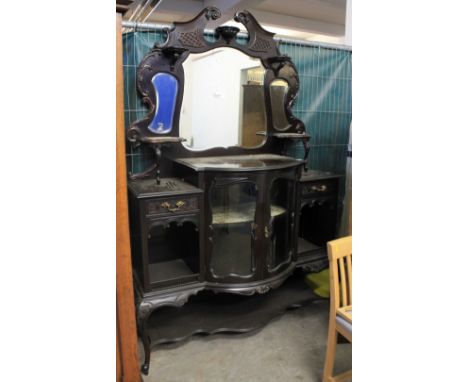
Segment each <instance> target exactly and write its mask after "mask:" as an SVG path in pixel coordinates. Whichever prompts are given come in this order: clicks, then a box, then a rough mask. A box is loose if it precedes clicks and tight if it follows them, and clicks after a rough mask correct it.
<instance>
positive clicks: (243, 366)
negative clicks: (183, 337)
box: [141, 300, 351, 382]
mask: <svg viewBox="0 0 468 382" xmlns="http://www.w3.org/2000/svg"><path fill="white" fill-rule="evenodd" d="M327 330H328V301H324V300H322V301H318V302H316V303H315V304H314V305H312V306H310V307H306V308H302V309H299V310H294V311H290V312H288V313H286V314H285V315H283V316H281V317H279V318H276V319H274V320H272V321H271V322H270V323H269V324H268V325H267V326H265V327H264V328H263V329H261V330H259V331H256V332H252V333H248V334H237V335H227V334H217V335H212V336H208V337H192V339H191V340H189V341H186V342H184V343H182V344H176V345H165V346H164V347H160V348H158V349H156V350H154V351H153V352H152V354H151V364H150V372H149V375H148V376H147V377H145V378H144V381H145V382H275V381H304V382H305V381H307V382H309V381H310V382H320V381H321V376H322V368H323V362H324V357H325V350H326V344H327ZM141 350H142V349H141ZM350 368H351V344H348V343H343V344H341V343H340V344H338V350H337V358H336V362H335V372H342V371H345V370H348V369H350Z"/></svg>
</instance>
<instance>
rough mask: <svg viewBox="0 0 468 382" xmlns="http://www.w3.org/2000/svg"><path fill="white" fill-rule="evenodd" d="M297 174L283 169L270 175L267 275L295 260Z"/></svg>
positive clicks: (278, 270) (267, 216)
mask: <svg viewBox="0 0 468 382" xmlns="http://www.w3.org/2000/svg"><path fill="white" fill-rule="evenodd" d="M295 189H296V182H295V173H294V172H281V173H277V174H272V175H271V176H270V177H269V181H268V187H267V208H266V222H267V223H266V224H265V228H264V236H265V239H266V267H265V272H266V274H265V278H267V277H271V276H274V275H276V274H278V273H281V272H282V271H284V270H285V269H287V268H288V267H289V265H290V263H291V261H292V259H293V253H294V229H295V217H294V213H295V208H294V206H295V194H296V192H295Z"/></svg>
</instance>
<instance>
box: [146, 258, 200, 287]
mask: <svg viewBox="0 0 468 382" xmlns="http://www.w3.org/2000/svg"><path fill="white" fill-rule="evenodd" d="M148 268H149V278H150V282H151V283H157V282H162V281H169V280H175V279H181V278H189V277H190V276H197V275H198V273H194V272H193V271H192V270H191V269H190V268H189V267H188V266H187V264H186V263H185V261H184V260H182V259H176V260H170V261H164V262H161V263H152V264H149V267H148Z"/></svg>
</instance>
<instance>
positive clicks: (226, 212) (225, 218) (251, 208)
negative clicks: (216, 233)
mask: <svg viewBox="0 0 468 382" xmlns="http://www.w3.org/2000/svg"><path fill="white" fill-rule="evenodd" d="M256 206H257V204H256V203H244V204H240V205H238V206H236V207H235V209H229V208H224V207H214V208H213V223H212V224H213V225H218V224H237V223H247V222H253V221H254V220H255V208H256ZM285 212H286V209H285V208H283V207H280V206H276V205H273V204H272V205H271V217H272V218H274V217H276V216H279V215H282V214H284V213H285Z"/></svg>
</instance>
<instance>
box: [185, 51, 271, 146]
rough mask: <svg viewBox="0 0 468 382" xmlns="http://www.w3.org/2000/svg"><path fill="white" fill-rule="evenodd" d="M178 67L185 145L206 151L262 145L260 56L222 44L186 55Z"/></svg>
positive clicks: (263, 113) (264, 116) (262, 76)
mask: <svg viewBox="0 0 468 382" xmlns="http://www.w3.org/2000/svg"><path fill="white" fill-rule="evenodd" d="M183 68H184V74H185V81H184V92H183V101H182V108H181V112H180V120H179V135H180V136H181V137H182V138H185V139H186V141H185V142H184V145H185V147H187V148H188V149H191V150H207V149H210V148H213V147H230V146H241V147H246V148H252V147H258V146H261V145H262V144H263V142H264V140H265V136H264V134H263V135H262V134H261V132H264V131H265V130H266V108H265V94H264V88H263V81H264V74H265V68H264V67H263V65H262V63H261V61H260V60H259V59H257V58H253V57H250V56H248V55H246V54H244V53H242V52H240V51H239V50H236V49H232V48H226V47H223V48H216V49H213V50H210V51H208V52H205V53H199V54H190V55H189V56H188V57H187V59H186V60H185V61H184V63H183Z"/></svg>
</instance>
